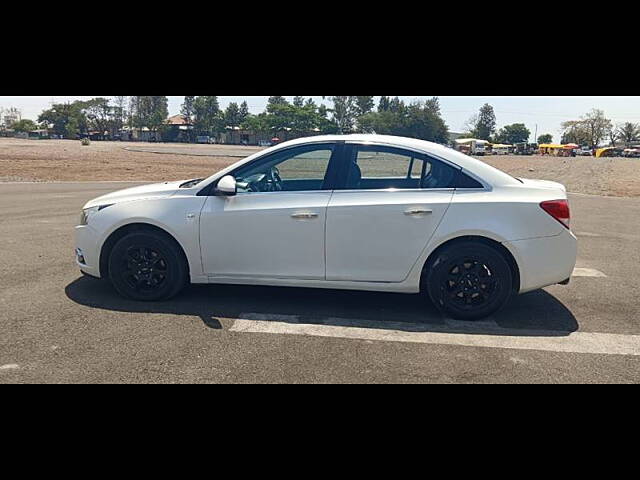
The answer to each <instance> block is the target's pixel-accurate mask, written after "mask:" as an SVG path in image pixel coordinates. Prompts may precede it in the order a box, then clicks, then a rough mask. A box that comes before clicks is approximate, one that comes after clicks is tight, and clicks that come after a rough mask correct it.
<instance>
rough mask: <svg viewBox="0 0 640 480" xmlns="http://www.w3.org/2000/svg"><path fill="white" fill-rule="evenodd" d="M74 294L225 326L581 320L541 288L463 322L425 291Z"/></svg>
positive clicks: (431, 327) (477, 325) (76, 288)
mask: <svg viewBox="0 0 640 480" xmlns="http://www.w3.org/2000/svg"><path fill="white" fill-rule="evenodd" d="M65 293H66V295H67V297H68V298H69V299H71V300H72V301H74V302H76V303H78V304H80V305H84V306H87V307H90V308H96V309H103V310H110V311H120V312H135V313H162V314H174V315H188V316H198V317H199V318H200V319H201V320H202V321H203V322H204V324H205V325H207V326H208V327H210V328H216V329H221V328H222V323H221V322H220V321H219V319H220V318H232V319H236V318H243V316H245V318H263V319H265V321H270V320H271V321H275V320H277V321H285V322H291V321H294V322H296V323H309V324H323V323H324V322H325V321H326V320H328V319H330V320H331V324H332V325H336V324H342V325H344V326H347V327H348V326H355V325H357V326H359V327H363V326H364V327H368V328H386V327H382V326H385V325H388V327H389V328H392V329H397V330H405V331H437V332H450V333H456V332H457V333H465V334H490V335H518V336H566V335H569V334H570V333H571V332H574V331H576V330H577V329H578V323H577V321H576V319H575V317H574V316H573V314H572V313H571V311H570V310H569V309H568V308H567V307H565V306H564V305H563V304H562V303H561V302H560V301H559V300H558V299H556V298H555V297H554V296H553V295H550V294H549V293H547V292H546V291H544V290H537V291H534V292H530V293H526V294H523V295H518V296H514V297H513V298H512V299H511V301H510V302H509V303H508V304H507V305H506V306H505V308H503V309H502V310H500V311H499V312H497V313H495V314H494V315H492V316H491V317H489V318H487V319H485V320H481V321H476V322H462V321H455V320H451V319H447V318H445V317H443V315H442V314H441V313H440V312H439V311H438V310H437V309H436V308H435V307H434V306H433V304H432V303H431V302H430V301H428V300H427V297H426V295H419V294H401V293H384V292H364V291H354V290H323V289H314V288H293V287H262V286H245V285H191V286H188V287H187V288H185V289H184V290H183V291H182V293H180V294H179V295H178V296H177V297H175V298H173V299H171V300H168V301H162V302H137V301H133V300H128V299H125V298H123V297H121V296H119V295H118V294H117V293H116V292H115V290H114V289H113V288H112V287H111V285H110V284H109V283H108V282H107V281H104V280H98V279H94V278H90V277H85V276H83V277H80V278H78V279H76V280H74V281H73V282H71V283H70V284H69V285H67V287H66V288H65Z"/></svg>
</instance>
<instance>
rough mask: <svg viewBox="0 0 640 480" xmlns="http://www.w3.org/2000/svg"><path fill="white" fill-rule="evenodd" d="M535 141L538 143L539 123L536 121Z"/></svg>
mask: <svg viewBox="0 0 640 480" xmlns="http://www.w3.org/2000/svg"><path fill="white" fill-rule="evenodd" d="M533 143H538V124H537V123H536V133H535V135H534V136H533Z"/></svg>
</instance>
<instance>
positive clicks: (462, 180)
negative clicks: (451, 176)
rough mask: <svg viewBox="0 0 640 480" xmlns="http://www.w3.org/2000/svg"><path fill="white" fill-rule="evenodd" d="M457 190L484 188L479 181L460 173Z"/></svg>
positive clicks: (457, 179)
mask: <svg viewBox="0 0 640 480" xmlns="http://www.w3.org/2000/svg"><path fill="white" fill-rule="evenodd" d="M456 188H483V186H482V184H481V183H480V182H478V181H477V180H475V179H473V178H471V177H470V176H469V175H466V174H465V173H462V171H460V172H458V177H457V178H456Z"/></svg>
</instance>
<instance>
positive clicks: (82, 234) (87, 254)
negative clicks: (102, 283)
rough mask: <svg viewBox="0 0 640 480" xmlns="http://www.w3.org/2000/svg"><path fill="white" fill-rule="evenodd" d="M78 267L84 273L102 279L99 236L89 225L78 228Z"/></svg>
mask: <svg viewBox="0 0 640 480" xmlns="http://www.w3.org/2000/svg"><path fill="white" fill-rule="evenodd" d="M76 265H78V267H79V268H80V270H81V271H83V272H84V273H86V274H88V275H91V276H92V277H96V278H100V250H99V248H98V234H97V232H96V231H95V230H93V229H92V228H91V227H90V226H88V225H81V226H77V227H76Z"/></svg>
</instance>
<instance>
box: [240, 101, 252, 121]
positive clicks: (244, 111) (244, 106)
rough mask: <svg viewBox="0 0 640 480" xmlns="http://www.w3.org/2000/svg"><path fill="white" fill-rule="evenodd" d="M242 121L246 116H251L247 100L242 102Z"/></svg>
mask: <svg viewBox="0 0 640 480" xmlns="http://www.w3.org/2000/svg"><path fill="white" fill-rule="evenodd" d="M239 115H240V121H241V122H243V121H244V120H245V119H246V118H248V117H249V115H250V113H249V105H247V101H246V100H245V101H244V102H242V103H241V104H240V112H239Z"/></svg>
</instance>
